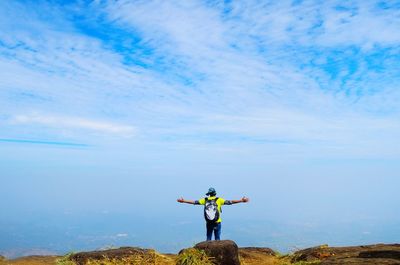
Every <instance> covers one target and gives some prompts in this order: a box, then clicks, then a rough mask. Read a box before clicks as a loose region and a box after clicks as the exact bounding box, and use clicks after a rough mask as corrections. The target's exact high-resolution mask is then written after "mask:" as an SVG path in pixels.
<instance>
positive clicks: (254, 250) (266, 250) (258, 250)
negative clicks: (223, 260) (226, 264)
mask: <svg viewBox="0 0 400 265" xmlns="http://www.w3.org/2000/svg"><path fill="white" fill-rule="evenodd" d="M252 253H257V254H263V255H267V256H275V255H276V252H275V251H274V250H272V249H271V248H260V247H244V248H239V254H240V256H242V257H246V256H247V255H249V254H252Z"/></svg>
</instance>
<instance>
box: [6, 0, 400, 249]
mask: <svg viewBox="0 0 400 265" xmlns="http://www.w3.org/2000/svg"><path fill="white" fill-rule="evenodd" d="M399 28H400V3H399V2H398V1H346V2H344V1H123V0H121V1H90V2H89V1H2V2H1V3H0V69H1V71H0V177H1V182H2V192H1V194H0V199H1V200H0V209H1V211H2V212H8V213H9V214H8V215H7V216H6V215H2V216H1V217H0V221H3V222H6V223H13V220H19V219H25V220H28V221H29V220H30V218H31V217H30V216H31V215H32V216H33V215H40V214H43V215H44V216H48V215H51V216H53V215H54V216H63V215H76V216H80V214H83V213H93V214H94V215H96V216H97V214H102V213H104V214H107V215H111V216H113V214H114V215H115V216H117V214H118V221H120V218H123V217H121V214H122V216H124V214H125V215H126V216H131V218H133V217H135V216H136V217H138V216H145V217H146V218H152V219H165V218H166V216H169V217H170V220H171V221H170V222H171V223H177V222H178V221H179V223H181V224H182V225H183V226H189V227H190V225H192V226H193V227H197V225H195V224H194V223H195V222H197V221H198V219H199V218H201V210H200V209H194V208H188V207H185V206H182V205H177V204H175V202H174V200H175V199H176V198H177V197H178V196H184V197H186V198H188V199H194V198H198V197H201V196H203V194H204V192H205V191H206V190H207V189H208V187H209V186H215V188H216V189H217V191H219V192H220V195H221V196H224V197H226V198H240V197H241V196H242V195H247V196H249V197H251V199H252V201H251V203H250V204H248V205H246V206H244V205H239V206H235V207H236V208H235V209H229V210H228V211H227V213H226V215H227V218H226V219H228V220H227V221H226V222H229V219H230V220H231V223H235V224H236V223H243V227H242V228H240V229H242V230H240V229H239V230H238V231H241V232H238V234H240V236H239V235H238V234H235V233H231V234H229V236H231V237H232V238H233V239H235V236H237V237H238V238H237V240H238V241H239V243H240V242H243V243H245V242H246V243H247V244H262V243H263V242H264V243H265V242H266V243H265V244H268V243H269V242H271V244H272V245H273V244H275V246H276V247H277V248H283V247H286V246H289V245H291V242H290V241H291V240H292V241H293V240H294V239H293V238H291V237H290V236H289V235H287V238H286V237H282V238H286V239H285V240H278V241H279V242H280V243H278V241H273V240H276V238H275V239H273V237H271V234H268V233H269V232H265V234H262V233H260V234H256V235H254V233H252V231H251V230H252V229H250V228H249V227H250V226H249V225H248V223H252V221H248V220H253V221H254V220H257V221H259V222H260V223H259V228H260V229H261V227H264V225H265V226H267V225H268V224H269V222H274V224H275V226H274V227H276V229H282V227H283V224H284V223H285V225H291V223H290V222H289V221H293V220H297V223H296V225H303V226H305V227H310V226H311V227H314V226H315V227H320V226H322V225H327V224H328V223H329V224H342V223H343V222H344V223H346V222H351V223H352V224H353V225H355V226H357V225H359V226H361V227H364V226H368V227H370V226H374V225H375V227H379V226H382V225H385V224H389V223H391V222H393V221H394V220H399V216H398V214H397V213H396V212H394V208H395V207H397V206H398V204H399V203H400V201H399V199H398V198H399V197H398V196H396V193H397V191H396V189H395V187H398V185H399V184H400V182H399V180H398V177H399V176H398V172H400V142H399V140H398V138H399V135H400V120H399V118H400V105H399V102H400V89H399V81H400V71H399V69H400V31H399V30H398V29H399ZM138 198H139V199H140V201H141V203H140V204H139V205H138V204H137V203H136V202H137V201H138ZM182 215H183V217H182V218H183V220H181V217H180V218H178V217H176V216H182ZM224 215H225V213H224ZM132 216H133V217H132ZM174 216H175V217H174ZM244 216H246V217H244ZM50 219H51V218H49V220H50ZM89 219H90V218H89ZM133 219H135V218H133ZM178 219H179V220H178ZM32 220H33V219H32ZM107 220H109V219H107ZM135 220H136V219H135ZM177 220H178V221H177ZM246 220H247V221H246ZM263 220H264V221H265V223H263ZM114 221H117V220H114ZM32 222H33V221H32ZM49 222H50V221H49ZM286 222H289V223H290V224H287V223H286ZM111 223H112V221H110V226H111ZM114 223H115V222H114ZM196 224H197V223H196ZM25 225H26V226H28V225H27V224H25ZM68 225H69V224H65V226H68ZM228 225H229V224H228ZM279 225H282V226H281V227H279ZM21 226H23V224H21ZM162 227H163V226H162ZM125 228H126V229H128V228H129V229H133V228H132V227H121V231H119V232H118V233H119V234H121V233H122V234H129V233H126V231H124V229H125ZM60 229H61V230H62V228H60ZM316 229H317V228H316ZM371 229H372V228H371ZM105 230H107V229H106V228H105ZM165 230H168V228H167V227H165ZM372 230H373V229H372ZM130 231H131V230H130ZM187 231H190V232H188V233H189V234H188V235H187V237H185V238H183V239H182V245H188V244H190V243H192V242H193V241H196V240H198V239H201V238H202V235H203V232H204V231H202V229H199V230H196V231H192V230H187ZM243 231H245V232H243ZM246 231H247V232H246ZM80 233H85V230H84V229H82V231H80ZM227 233H228V231H227ZM271 233H272V232H271ZM304 233H306V232H304ZM360 233H361V234H360V239H359V241H357V242H355V243H366V242H372V241H382V242H383V241H385V242H386V241H390V240H391V238H388V237H387V236H386V235H387V234H388V233H386V234H384V233H380V232H379V231H375V236H374V237H373V238H371V237H369V235H370V234H371V233H372V232H371V231H361V232H360ZM396 233H397V234H396ZM396 233H394V234H395V235H399V232H398V231H397V232H396ZM10 234H12V233H10ZM389 234H390V233H389ZM392 234H393V233H392ZM319 235H320V236H321V237H320V238H318V236H315V237H310V238H312V239H313V241H312V242H311V241H306V240H304V241H302V240H301V238H308V237H307V235H306V234H301V233H300V234H299V238H300V239H299V240H297V239H296V240H297V241H296V242H297V243H298V244H299V245H307V244H312V243H334V244H346V243H347V242H346V240H347V239H348V238H346V237H345V233H343V237H340V235H341V234H340V232H339V231H338V233H337V235H338V238H342V239H340V240H342V241H340V240H339V239H335V238H331V239H329V237H324V236H323V235H324V234H323V232H321V233H319ZM99 236H100V235H99ZM303 236H304V237H303ZM10 237H11V236H10ZM165 237H166V238H165V240H164V243H163V244H164V245H163V247H164V249H166V250H169V251H170V250H174V251H175V250H176V249H177V246H176V245H174V246H173V247H169V248H168V247H165V245H168V240H167V237H169V236H165ZM266 238H268V240H266ZM282 238H281V239H282ZM353 238H354V237H353ZM39 239H40V238H39ZM39 239H38V241H37V242H36V243H30V244H31V245H34V247H40V248H45V249H51V247H49V246H48V245H40V242H41V241H40V240H39ZM125 239H126V238H125ZM135 240H136V239H134V238H129V235H128V239H127V241H126V242H125V241H124V243H127V244H138V243H140V244H142V245H151V242H142V241H140V242H138V241H135ZM322 240H323V241H324V242H320V241H322ZM329 240H331V241H329ZM50 241H51V240H50ZM294 241H295V240H294ZM326 241H329V242H326ZM38 242H39V243H38ZM74 242H76V241H74ZM274 242H275V243H274ZM282 242H283V243H282ZM103 243H104V242H102V244H103ZM175 243H176V242H175ZM18 244H20V245H18ZM43 244H44V243H43ZM46 244H47V243H46ZM98 244H100V243H98ZM116 244H118V242H117V243H116ZM154 244H155V245H154V246H155V247H157V246H158V245H157V244H156V243H154ZM170 244H171V245H173V243H171V242H170ZM285 244H286V245H285ZM22 245H23V244H22V243H18V242H16V243H15V244H14V245H12V246H11V245H7V246H6V245H0V250H2V249H3V251H5V249H6V248H11V247H15V248H16V247H19V248H23V247H27V246H26V244H25V245H23V246H22ZM151 246H152V245H151ZM31 247H32V246H31ZM75 247H76V246H75ZM91 247H98V245H96V244H94V245H93V246H92V245H91ZM71 248H74V246H71V247H69V248H67V247H66V248H65V249H71ZM57 250H58V251H60V249H57ZM61 250H62V249H61Z"/></svg>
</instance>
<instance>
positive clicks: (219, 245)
mask: <svg viewBox="0 0 400 265" xmlns="http://www.w3.org/2000/svg"><path fill="white" fill-rule="evenodd" d="M194 248H196V249H200V250H203V251H204V252H205V253H206V254H207V255H208V256H209V257H213V258H214V259H213V262H214V263H215V264H216V265H240V260H239V251H238V246H237V245H236V243H235V242H233V241H232V240H215V241H204V242H200V243H198V244H196V245H195V246H194Z"/></svg>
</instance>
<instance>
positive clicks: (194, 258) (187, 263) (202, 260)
mask: <svg viewBox="0 0 400 265" xmlns="http://www.w3.org/2000/svg"><path fill="white" fill-rule="evenodd" d="M212 259H213V258H211V257H209V256H207V254H206V253H205V252H204V251H203V250H199V249H195V248H189V249H186V250H184V251H183V252H182V253H180V254H179V255H178V257H177V259H176V265H213V264H214V262H213V261H212Z"/></svg>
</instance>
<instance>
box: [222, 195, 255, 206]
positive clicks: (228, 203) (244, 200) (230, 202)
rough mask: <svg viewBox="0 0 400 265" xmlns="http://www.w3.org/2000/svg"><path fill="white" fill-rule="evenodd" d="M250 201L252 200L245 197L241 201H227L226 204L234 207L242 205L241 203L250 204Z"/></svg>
mask: <svg viewBox="0 0 400 265" xmlns="http://www.w3.org/2000/svg"><path fill="white" fill-rule="evenodd" d="M249 200H250V199H249V198H247V197H243V198H242V199H240V200H225V202H224V204H225V205H232V204H236V203H241V202H243V203H246V202H249Z"/></svg>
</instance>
